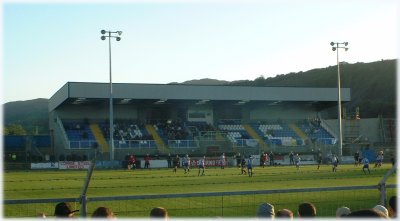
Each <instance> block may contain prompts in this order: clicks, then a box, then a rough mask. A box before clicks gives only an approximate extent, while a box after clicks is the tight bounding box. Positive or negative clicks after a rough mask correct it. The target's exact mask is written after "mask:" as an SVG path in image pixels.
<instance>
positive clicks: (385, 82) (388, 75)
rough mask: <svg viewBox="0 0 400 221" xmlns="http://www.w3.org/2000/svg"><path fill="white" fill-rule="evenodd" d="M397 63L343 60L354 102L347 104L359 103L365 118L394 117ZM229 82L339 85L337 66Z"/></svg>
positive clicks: (343, 77) (345, 79) (344, 77)
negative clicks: (346, 61) (354, 62)
mask: <svg viewBox="0 0 400 221" xmlns="http://www.w3.org/2000/svg"><path fill="white" fill-rule="evenodd" d="M396 64H397V60H382V61H377V62H372V63H356V64H347V63H341V64H340V71H341V87H347V88H350V89H351V102H349V103H346V104H345V105H344V107H345V108H346V109H347V110H353V111H354V110H355V108H356V107H359V108H360V115H361V117H362V118H373V117H377V116H378V115H382V116H383V117H388V118H394V117H395V113H396ZM229 85H242V86H244V85H245V86H268V87H278V86H283V87H337V66H330V67H327V68H320V69H313V70H309V71H306V72H298V73H289V74H285V75H278V76H276V77H273V78H266V79H265V78H264V77H259V78H257V79H255V80H254V81H235V82H231V83H229ZM333 113H337V112H336V109H335V108H334V110H332V114H333ZM332 117H334V115H332Z"/></svg>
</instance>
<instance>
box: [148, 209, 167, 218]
mask: <svg viewBox="0 0 400 221" xmlns="http://www.w3.org/2000/svg"><path fill="white" fill-rule="evenodd" d="M150 218H165V219H167V218H168V211H167V210H166V209H165V208H163V207H155V208H153V209H152V210H151V211H150Z"/></svg>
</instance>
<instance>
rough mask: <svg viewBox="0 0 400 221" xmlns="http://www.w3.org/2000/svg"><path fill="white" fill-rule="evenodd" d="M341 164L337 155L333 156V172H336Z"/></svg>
mask: <svg viewBox="0 0 400 221" xmlns="http://www.w3.org/2000/svg"><path fill="white" fill-rule="evenodd" d="M338 164H339V159H338V158H337V156H336V155H335V154H333V155H332V172H336V168H337V166H338Z"/></svg>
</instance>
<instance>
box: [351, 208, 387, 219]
mask: <svg viewBox="0 0 400 221" xmlns="http://www.w3.org/2000/svg"><path fill="white" fill-rule="evenodd" d="M346 217H349V218H361V217H364V218H382V219H387V217H386V216H385V214H383V213H382V212H379V211H377V210H374V209H362V210H357V211H354V212H351V213H350V214H349V215H347V216H346Z"/></svg>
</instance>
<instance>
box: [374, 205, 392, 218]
mask: <svg viewBox="0 0 400 221" xmlns="http://www.w3.org/2000/svg"><path fill="white" fill-rule="evenodd" d="M372 209H373V210H376V211H378V212H381V213H383V214H384V215H385V216H386V217H389V212H388V210H387V209H386V207H384V206H382V205H376V206H375V207H374V208H372Z"/></svg>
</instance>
